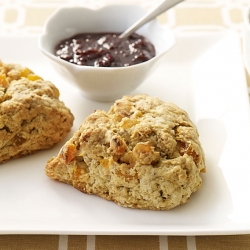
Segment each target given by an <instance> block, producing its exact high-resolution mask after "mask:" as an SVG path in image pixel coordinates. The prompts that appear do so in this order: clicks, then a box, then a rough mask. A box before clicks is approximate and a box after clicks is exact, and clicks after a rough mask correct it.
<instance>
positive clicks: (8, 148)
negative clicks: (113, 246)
mask: <svg viewBox="0 0 250 250" xmlns="http://www.w3.org/2000/svg"><path fill="white" fill-rule="evenodd" d="M73 120H74V117H73V115H72V113H71V111H70V110H69V109H68V108H67V107H66V106H65V105H64V103H63V102H61V101H60V100H59V91H58V89H57V88H56V87H55V86H54V85H53V84H52V83H51V82H49V81H44V80H43V79H41V78H40V77H39V76H37V75H36V74H34V73H33V72H32V71H31V70H29V69H28V68H26V67H23V66H21V65H18V64H4V63H2V62H0V163H3V162H6V161H7V160H9V159H11V158H18V157H21V156H23V155H27V154H31V153H34V152H35V151H37V150H40V149H46V148H51V147H52V146H53V145H54V144H56V143H58V142H59V141H61V140H62V138H63V137H64V136H65V135H66V134H67V133H68V132H69V131H70V130H71V127H72V125H73Z"/></svg>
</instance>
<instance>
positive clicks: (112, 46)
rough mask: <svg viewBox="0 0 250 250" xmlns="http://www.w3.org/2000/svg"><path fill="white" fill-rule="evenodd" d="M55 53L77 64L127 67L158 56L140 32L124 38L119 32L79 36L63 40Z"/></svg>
mask: <svg viewBox="0 0 250 250" xmlns="http://www.w3.org/2000/svg"><path fill="white" fill-rule="evenodd" d="M55 54H56V56H58V57H60V58H61V59H63V60H66V61H68V62H70V63H74V64H77V65H85V66H95V67H124V66H130V65H134V64H138V63H142V62H145V61H148V60H149V59H151V58H152V57H154V56H155V48H154V45H153V44H152V43H151V42H149V41H148V40H147V39H146V38H145V37H144V36H141V35H139V34H137V33H133V34H132V35H130V36H129V37H128V38H123V39H121V38H119V34H118V33H112V34H111V33H93V34H78V35H75V36H73V37H70V38H68V39H65V40H63V41H61V42H60V43H59V44H58V45H57V46H56V48H55Z"/></svg>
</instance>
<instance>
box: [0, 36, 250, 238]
mask: <svg viewBox="0 0 250 250" xmlns="http://www.w3.org/2000/svg"><path fill="white" fill-rule="evenodd" d="M0 44H1V46H0V58H1V59H2V60H3V61H5V62H13V63H14V62H15V63H20V64H22V65H26V66H28V67H30V68H31V69H32V70H34V71H35V72H36V73H37V74H39V75H41V76H42V77H43V78H44V79H48V80H51V81H52V82H53V83H54V84H55V85H57V87H58V88H59V89H60V91H61V99H62V100H63V101H64V102H65V104H66V105H67V106H68V107H70V109H71V110H72V112H73V113H74V115H75V117H76V119H75V123H74V127H73V129H72V132H71V133H70V134H69V135H68V136H67V138H65V140H64V141H63V142H62V143H60V144H59V145H57V146H56V147H55V148H53V149H50V150H46V151H41V152H38V153H36V154H34V155H31V156H27V157H24V158H21V159H17V160H11V161H9V162H8V163H6V164H2V165H0V202H1V203H0V233H1V234H95V235H97V234H104V235H105V234H116V235H118V234H131V235H132V234H134V235H136V234H144V235H163V234H165V235H205V234H206V235H212V234H214V235H215V234H242V233H250V216H249V211H250V181H249V176H250V119H249V118H250V117H249V101H248V95H247V86H246V80H245V76H244V69H243V63H242V57H241V50H240V43H239V39H238V37H237V35H236V34H235V33H231V32H226V33H223V34H208V35H202V36H195V35H187V36H182V37H177V44H176V45H175V46H174V48H173V49H172V50H171V51H170V52H169V53H168V55H166V57H165V58H164V60H163V62H162V64H161V66H160V67H159V68H158V69H157V71H156V72H155V74H154V75H152V77H150V78H149V79H148V80H147V81H146V82H145V83H144V84H143V85H142V86H141V87H140V88H139V89H137V90H136V91H135V92H134V93H147V94H150V95H154V96H157V97H159V98H160V99H162V100H164V101H170V102H174V103H176V104H177V105H179V106H180V107H181V108H183V109H185V110H186V111H187V112H188V113H189V115H190V117H191V119H192V120H193V121H194V122H195V124H196V125H197V127H198V130H199V132H200V140H201V143H202V145H203V148H204V151H205V154H206V163H207V173H206V174H202V177H203V180H204V182H203V187H202V189H201V190H199V191H198V192H197V193H195V194H193V195H192V196H191V199H190V201H189V202H188V203H187V204H185V205H182V206H179V207H177V208H175V209H173V210H171V211H146V210H136V209H128V208H123V207H120V206H118V205H116V204H115V203H113V202H109V201H106V200H103V199H101V198H99V197H96V196H93V195H86V194H83V193H81V192H80V191H78V190H76V189H74V188H73V187H71V186H69V185H66V184H63V183H59V182H55V181H52V180H50V179H49V178H48V177H46V176H45V174H44V167H45V164H46V161H47V160H48V159H49V158H50V157H52V156H54V155H57V153H58V151H59V149H60V147H61V146H62V145H63V143H64V142H65V141H66V140H67V139H69V138H70V137H71V136H72V134H73V132H74V131H75V130H76V129H77V128H78V127H79V125H80V124H81V122H82V121H83V120H84V118H85V117H86V116H87V115H88V114H89V113H91V112H93V111H94V110H95V109H105V110H108V109H109V107H110V105H111V103H97V102H93V101H90V100H87V99H84V98H83V97H82V95H81V94H80V93H79V91H78V90H76V89H74V88H73V87H71V86H70V85H69V84H68V83H66V82H65V81H64V79H62V78H61V77H60V76H59V75H57V74H56V73H55V72H54V71H53V69H52V68H51V67H50V64H49V63H48V61H47V59H45V57H44V56H43V55H42V54H41V53H40V52H39V51H38V48H37V37H0Z"/></svg>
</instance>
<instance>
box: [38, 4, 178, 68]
mask: <svg viewBox="0 0 250 250" xmlns="http://www.w3.org/2000/svg"><path fill="white" fill-rule="evenodd" d="M124 6H125V7H126V8H138V10H139V9H140V10H142V11H144V13H146V10H145V8H143V7H141V6H139V5H135V4H109V5H105V6H101V7H100V8H95V9H94V8H91V7H85V6H78V7H75V6H72V7H71V6H64V7H59V8H57V9H56V10H55V11H54V12H53V13H52V14H51V15H50V17H49V18H48V19H47V20H46V22H45V23H44V26H43V31H42V34H41V35H40V36H39V39H38V47H39V49H40V50H41V51H42V52H43V53H44V54H45V55H46V56H48V57H49V58H50V59H52V60H53V61H56V62H57V63H60V64H62V65H63V66H64V67H67V68H70V69H71V70H72V69H74V70H76V71H79V70H82V69H83V68H84V69H88V70H97V69H98V70H103V71H112V70H116V71H117V70H124V69H127V70H128V69H129V68H131V67H133V68H135V67H140V66H141V65H146V64H150V63H154V62H155V61H156V60H158V59H159V58H160V57H162V56H163V55H164V54H165V53H166V52H168V51H169V50H170V49H171V48H172V47H173V46H174V44H175V42H176V41H175V36H174V33H173V32H172V31H171V29H170V28H168V27H167V26H163V25H161V24H160V23H159V22H158V21H157V19H156V18H154V19H153V20H151V21H150V22H149V23H153V22H154V23H156V25H157V27H158V28H159V29H162V30H164V31H167V33H168V35H171V42H170V43H169V46H168V48H167V49H166V50H164V51H162V52H160V53H159V54H158V55H156V56H154V57H153V58H151V59H149V60H147V61H145V62H142V63H138V64H135V65H130V66H128V67H93V66H87V65H77V64H73V63H70V62H68V61H64V60H62V59H60V58H58V57H57V56H56V55H54V54H53V53H51V52H50V51H48V50H47V49H46V48H45V47H44V46H43V39H45V37H46V36H48V35H49V28H48V26H49V24H50V23H51V22H53V20H56V17H57V16H58V15H60V12H63V11H70V12H74V11H88V12H93V13H94V12H100V11H105V10H106V9H111V8H123V7H124ZM66 38H67V37H66ZM149 40H150V39H149ZM58 42H59V41H58ZM154 46H155V45H154Z"/></svg>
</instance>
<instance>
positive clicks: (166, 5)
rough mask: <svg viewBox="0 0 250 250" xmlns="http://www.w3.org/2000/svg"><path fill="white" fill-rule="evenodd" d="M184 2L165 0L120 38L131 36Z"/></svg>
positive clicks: (180, 0)
mask: <svg viewBox="0 0 250 250" xmlns="http://www.w3.org/2000/svg"><path fill="white" fill-rule="evenodd" d="M183 1H184V0H163V1H162V2H161V3H160V4H158V5H157V6H156V7H155V8H153V9H152V10H151V11H149V12H148V13H146V14H145V15H144V16H143V17H142V18H140V19H139V20H138V21H137V22H135V23H134V24H133V25H132V26H130V27H129V28H128V29H127V30H125V31H124V32H123V33H122V34H121V35H120V36H119V37H120V38H125V37H128V36H129V35H131V34H132V33H133V32H134V31H135V30H137V29H139V28H140V27H141V26H142V25H144V24H145V23H147V22H149V21H150V20H152V19H153V18H155V17H157V16H158V15H160V14H161V13H163V12H164V11H166V10H168V9H170V8H172V7H173V6H175V5H176V4H178V3H180V2H183Z"/></svg>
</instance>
